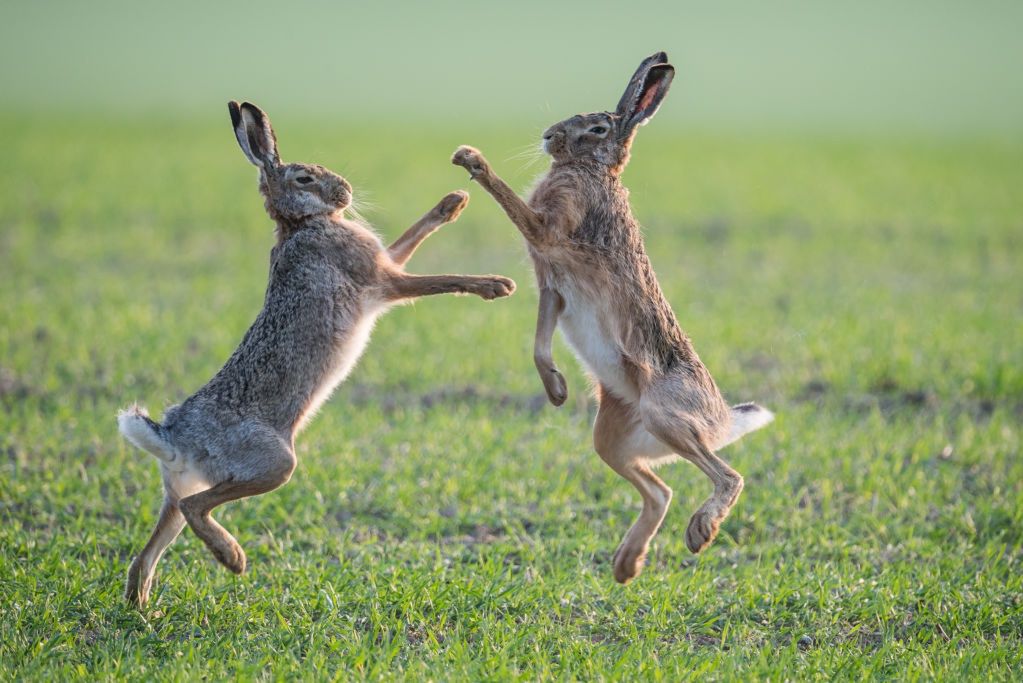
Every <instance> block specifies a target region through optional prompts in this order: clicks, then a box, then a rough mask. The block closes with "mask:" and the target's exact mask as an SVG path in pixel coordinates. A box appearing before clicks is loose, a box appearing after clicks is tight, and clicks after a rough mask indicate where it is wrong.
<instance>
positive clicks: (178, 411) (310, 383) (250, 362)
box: [118, 102, 515, 606]
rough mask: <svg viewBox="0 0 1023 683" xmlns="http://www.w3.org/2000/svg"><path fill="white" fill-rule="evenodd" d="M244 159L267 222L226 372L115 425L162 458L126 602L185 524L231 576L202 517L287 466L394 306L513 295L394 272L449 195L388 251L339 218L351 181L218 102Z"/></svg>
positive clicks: (236, 565)
mask: <svg viewBox="0 0 1023 683" xmlns="http://www.w3.org/2000/svg"><path fill="white" fill-rule="evenodd" d="M229 110H230V114H231V122H232V125H233V126H234V133H235V136H236V137H237V139H238V144H239V145H240V146H241V148H242V151H243V152H244V153H245V156H246V157H247V158H248V159H249V161H251V162H252V163H253V164H254V165H256V166H257V167H258V168H259V191H260V193H261V194H262V195H263V197H264V199H265V206H266V211H267V213H268V214H269V215H270V218H272V219H273V220H274V222H275V223H276V235H277V243H276V245H275V246H274V247H273V250H272V251H271V257H270V261H271V266H270V279H269V283H268V285H267V288H266V295H265V299H264V304H263V310H262V311H261V312H260V313H259V315H258V316H257V318H256V320H255V322H253V323H252V326H251V327H250V328H249V330H248V332H246V333H245V337H244V338H243V339H242V342H241V344H240V345H239V347H238V349H237V350H236V351H235V352H234V354H233V355H232V356H231V357H230V359H229V360H228V361H227V363H226V364H225V365H224V367H223V368H221V370H220V371H219V372H218V373H217V374H216V375H215V376H214V377H213V379H211V380H210V381H209V382H208V383H207V384H206V385H205V386H204V387H202V388H201V389H199V390H198V391H197V392H196V393H195V394H193V395H192V396H191V397H189V398H188V399H186V400H185V401H184V402H183V403H181V404H180V405H177V406H174V407H171V408H169V409H168V410H167V411H166V412H165V413H164V416H163V422H162V423H157V422H155V421H153V420H152V419H150V418H149V416H148V414H147V413H146V411H145V410H144V409H142V408H139V407H138V406H133V407H131V408H129V409H127V410H124V411H122V412H121V413H120V414H119V415H118V424H119V426H120V430H121V433H122V434H124V436H125V437H127V439H128V440H129V441H131V442H132V443H133V444H135V445H136V446H138V447H139V448H141V449H143V450H145V451H148V452H149V453H151V454H153V455H155V456H156V457H157V458H158V459H159V460H160V467H161V470H162V474H163V483H164V492H165V495H164V501H163V507H162V509H161V510H160V517H159V521H158V523H157V525H156V529H155V530H154V531H153V534H152V537H151V538H150V539H149V542H148V543H146V545H145V547H144V548H143V550H142V552H141V553H139V555H138V556H137V557H136V558H135V560H134V562H132V565H131V568H130V570H129V572H128V582H127V588H126V597H127V599H128V600H129V601H131V602H133V603H136V604H138V605H140V606H141V605H144V604H145V603H146V601H147V600H148V598H149V593H150V588H151V584H152V579H153V572H154V570H155V568H156V564H157V562H158V561H159V559H160V556H161V555H162V554H163V551H164V550H165V549H166V548H167V546H168V545H170V543H171V542H172V541H173V540H174V539H175V538H176V537H177V535H178V534H179V533H180V532H181V530H182V528H183V527H184V525H185V523H186V522H187V523H188V525H189V526H191V527H192V530H193V531H194V532H195V534H196V535H197V536H198V537H199V538H201V539H202V540H203V541H204V542H205V543H206V545H207V546H208V547H209V549H210V550H211V551H212V552H213V555H214V556H215V557H216V558H217V560H219V561H220V562H221V563H222V564H223V565H224V566H226V567H227V568H228V569H230V570H231V571H233V572H236V573H241V572H243V571H244V570H245V564H246V559H245V553H244V552H243V551H242V549H241V547H240V546H239V545H238V543H237V541H236V540H235V539H234V538H233V537H232V536H231V534H230V533H228V532H227V531H226V530H225V529H224V528H223V527H222V526H220V525H219V524H218V523H217V522H216V521H215V520H214V519H213V518H212V517H211V516H210V512H211V511H212V510H213V509H214V508H215V507H217V506H218V505H222V504H224V503H227V502H229V501H232V500H236V499H238V498H243V497H246V496H253V495H256V494H260V493H265V492H267V491H271V490H273V489H275V488H277V487H279V486H281V485H282V484H284V483H285V482H287V481H288V480H289V479H290V477H291V474H292V472H293V471H294V469H295V465H296V459H295V449H294V441H295V434H296V433H297V432H298V431H299V429H301V428H302V426H303V425H304V424H305V423H306V422H307V421H308V420H309V419H310V418H311V417H312V416H313V415H314V414H315V412H316V410H317V409H318V408H319V406H320V405H321V404H322V403H323V402H324V401H325V400H326V399H327V398H328V397H329V396H330V394H331V392H332V391H333V390H334V388H335V387H336V386H337V385H338V384H339V383H340V382H341V381H342V380H343V379H344V378H345V377H346V376H347V375H348V373H349V372H350V371H351V369H352V367H353V366H354V364H355V362H356V361H357V360H358V358H359V355H360V354H361V353H362V351H363V349H364V348H365V346H366V343H367V341H368V340H369V335H370V331H371V330H372V327H373V324H374V321H375V320H376V319H377V317H378V316H380V315H381V314H382V313H384V311H386V310H387V309H388V308H389V307H390V306H392V305H393V304H395V303H398V302H402V301H408V300H411V299H414V298H416V297H421V296H427V295H431V294H445V293H468V294H476V295H477V296H480V297H482V298H484V299H496V298H499V297H505V296H508V295H510V294H511V293H512V292H513V291H514V290H515V283H514V282H512V281H511V280H509V279H508V278H505V277H500V276H497V275H486V276H468V275H410V274H408V273H405V272H404V270H403V266H404V265H405V263H406V262H407V261H408V260H409V258H410V257H411V256H412V254H413V252H415V250H416V248H417V247H418V246H419V245H420V244H421V243H422V241H423V240H424V239H426V238H427V237H428V236H429V235H430V234H431V233H432V232H433V231H435V230H436V229H437V228H439V227H440V226H442V225H444V224H445V223H448V222H451V221H453V220H455V219H456V218H457V217H458V214H459V213H460V212H461V211H462V209H463V208H464V207H465V205H466V202H467V201H468V199H469V197H468V195H467V194H466V193H465V192H461V191H459V192H452V193H451V194H449V195H447V196H446V197H444V199H442V200H441V202H440V203H439V204H438V205H437V206H436V207H434V208H433V209H432V210H431V211H429V212H428V213H427V214H426V215H425V216H423V217H422V218H421V219H420V220H419V221H418V222H416V223H415V224H414V225H413V226H412V227H411V228H409V229H408V231H406V232H405V234H403V235H402V236H401V237H399V238H398V240H397V241H395V242H394V244H392V245H391V246H390V247H386V248H385V247H384V245H383V243H382V242H381V240H380V238H379V237H378V236H377V235H376V234H375V233H374V232H372V231H371V230H370V229H369V228H368V227H366V226H365V225H363V224H362V223H360V222H357V221H354V220H349V219H347V218H345V216H344V212H345V209H346V208H347V207H348V206H349V204H350V203H351V199H352V188H351V186H350V185H349V184H348V182H347V181H346V180H345V179H344V178H342V177H341V176H339V175H337V174H335V173H333V172H331V171H329V170H327V169H326V168H323V167H322V166H316V165H310V164H284V163H282V162H281V160H280V156H279V155H278V153H277V139H276V136H275V135H274V131H273V128H271V126H270V121H269V119H268V118H267V116H266V114H264V113H263V112H262V111H261V110H260V109H259V108H258V107H256V106H254V105H252V104H249V103H247V102H246V103H244V104H241V105H239V104H238V103H237V102H231V103H230V104H229Z"/></svg>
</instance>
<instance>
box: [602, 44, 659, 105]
mask: <svg viewBox="0 0 1023 683" xmlns="http://www.w3.org/2000/svg"><path fill="white" fill-rule="evenodd" d="M667 63H668V53H667V52H655V53H653V54H652V55H650V56H649V57H647V58H646V59H644V60H643V61H642V62H640V63H639V67H638V68H637V69H636V73H634V74H632V78H630V79H629V85H627V86H626V87H625V92H624V93H622V99H620V100H618V107H617V108H616V109H615V113H616V114H618V115H619V116H625V110H626V108H627V107H629V106H630V105H631V104H632V103H633V102H635V101H636V94H637V93H638V92H639V89H640V88H641V87H642V85H643V79H644V78H646V74H647V72H648V71H650V67H652V66H654V65H655V64H667Z"/></svg>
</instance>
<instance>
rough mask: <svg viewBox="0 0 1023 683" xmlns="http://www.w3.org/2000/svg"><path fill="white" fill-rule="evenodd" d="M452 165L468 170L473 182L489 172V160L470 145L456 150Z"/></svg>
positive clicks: (452, 157)
mask: <svg viewBox="0 0 1023 683" xmlns="http://www.w3.org/2000/svg"><path fill="white" fill-rule="evenodd" d="M451 163H453V164H454V165H455V166H461V167H462V168H464V169H465V170H467V171H468V172H469V176H470V177H471V178H472V179H473V180H475V179H476V178H478V177H480V176H481V175H483V174H485V173H486V172H487V160H486V159H484V158H483V155H482V154H480V151H479V150H478V149H475V148H474V147H469V146H468V145H462V146H461V147H459V148H458V149H456V150H455V153H454V154H453V155H452V156H451Z"/></svg>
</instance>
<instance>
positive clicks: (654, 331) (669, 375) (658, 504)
mask: <svg viewBox="0 0 1023 683" xmlns="http://www.w3.org/2000/svg"><path fill="white" fill-rule="evenodd" d="M674 75H675V70H674V68H673V67H672V66H671V65H670V64H668V56H667V55H666V54H665V53H663V52H658V53H656V54H654V55H651V56H650V57H648V58H647V59H645V60H643V62H642V63H641V64H640V66H639V68H638V69H637V70H636V72H635V74H634V75H633V76H632V79H631V80H630V81H629V84H628V87H626V89H625V93H624V94H623V95H622V97H621V100H620V101H619V102H618V106H617V107H616V108H615V110H614V111H607V112H597V113H593V114H580V115H577V116H573V117H571V118H568V119H565V120H564V121H561V122H560V123H556V124H554V125H553V126H551V127H550V128H549V129H548V130H547V131H546V132H545V133H544V134H543V142H542V145H543V149H544V151H545V152H546V153H547V154H549V155H550V156H551V157H552V158H553V162H552V165H551V167H550V170H549V172H548V173H547V174H546V175H545V176H544V177H543V178H541V179H540V181H539V183H538V184H537V185H536V187H535V188H534V189H533V192H532V195H531V196H530V197H529V199H528V201H523V200H521V199H520V198H519V197H518V196H517V195H516V194H515V192H514V191H513V190H512V189H511V188H510V187H509V186H508V184H507V183H505V182H504V181H503V180H501V179H500V178H499V177H498V176H497V175H496V173H495V172H494V171H493V169H492V168H491V166H490V164H489V163H488V162H487V161H486V159H484V158H483V155H482V154H480V152H479V151H477V150H475V149H473V148H472V147H465V146H463V147H460V148H459V149H458V150H456V152H455V154H454V156H453V157H452V163H454V164H456V165H458V166H462V167H464V168H465V169H466V170H468V171H469V173H470V175H471V177H472V179H473V180H476V181H478V182H479V184H480V185H482V186H483V188H484V189H486V190H487V192H489V193H490V194H491V195H492V196H493V197H494V199H495V200H497V202H498V204H500V205H501V207H502V208H503V209H504V211H505V212H506V213H507V214H508V217H509V218H510V219H511V221H512V223H514V224H515V226H516V227H517V228H518V229H519V231H520V232H521V233H522V235H523V236H524V237H525V239H526V247H527V249H528V251H529V255H530V256H531V257H532V261H533V266H534V270H535V272H536V279H537V283H538V285H539V299H540V302H539V304H540V305H539V315H538V320H537V326H536V339H535V345H534V360H535V363H536V368H537V370H538V371H539V373H540V378H541V379H542V380H543V384H544V388H545V390H546V392H547V396H548V398H549V399H550V401H551V403H553V404H554V405H556V406H559V405H561V404H562V403H564V402H565V399H566V397H567V388H566V385H565V379H564V377H563V376H562V375H561V373H560V372H558V370H557V368H556V366H555V364H554V360H553V358H552V356H551V341H552V337H553V334H554V330H555V328H556V327H557V326H558V325H560V326H561V330H562V333H563V334H564V336H565V339H566V340H567V341H568V343H569V345H570V346H571V347H572V348H573V350H574V351H575V353H576V355H577V356H578V357H579V359H580V360H581V361H582V363H583V365H584V366H585V367H586V368H587V370H588V371H589V372H590V374H592V375H593V376H594V378H595V383H596V392H597V397H598V400H599V402H600V408H599V410H598V412H597V419H596V423H595V424H594V429H593V441H594V448H595V450H596V451H597V453H598V454H599V455H600V457H601V458H602V459H603V460H604V461H605V462H606V463H607V464H608V465H609V466H610V467H611V468H612V469H613V470H614V471H615V472H617V473H618V474H619V475H621V476H622V477H624V478H625V479H627V480H628V481H629V482H630V483H631V484H632V485H633V486H635V487H636V489H638V490H639V493H640V495H641V496H642V498H643V510H642V512H641V513H640V515H639V518H638V519H637V520H636V522H635V524H633V526H632V528H631V529H629V532H628V533H627V534H626V535H625V537H624V539H623V540H622V542H621V545H619V547H618V550H617V551H616V552H615V555H614V560H613V563H614V576H615V579H617V580H618V581H619V582H621V583H627V582H629V581H630V580H632V579H633V578H635V577H636V576H637V575H638V574H639V573H640V571H642V568H643V563H644V561H645V558H646V553H647V550H648V548H649V545H650V540H651V539H652V538H653V536H654V534H656V533H657V530H658V528H659V527H660V525H661V523H662V522H663V520H664V516H665V513H666V512H667V510H668V505H669V503H670V502H671V497H672V491H671V489H670V488H668V486H667V485H666V484H665V483H664V482H663V481H661V479H660V478H659V477H657V475H655V474H654V472H653V468H654V467H656V466H658V465H661V464H664V463H666V462H671V461H673V460H676V459H677V458H678V456H681V457H683V458H685V459H687V460H689V461H690V462H692V463H693V464H695V465H696V466H697V467H699V468H700V470H702V471H703V473H704V474H706V475H707V476H708V477H709V478H710V479H711V481H712V482H713V483H714V493H713V495H711V496H710V498H708V499H707V500H706V501H705V502H704V503H703V504H702V505H701V506H700V508H699V509H698V510H697V511H696V513H695V514H694V515H693V517H692V519H691V520H690V522H689V527H688V528H687V530H686V535H685V538H686V545H687V546H688V547H689V549H690V550H691V551H692V552H694V553H698V552H700V551H701V550H703V549H704V548H706V547H707V546H708V545H709V544H710V542H711V541H712V540H713V539H714V537H715V536H716V535H717V533H718V528H719V526H720V524H721V522H722V521H723V520H724V519H725V517H726V516H727V515H728V513H729V511H730V510H731V509H732V506H733V505H735V502H736V500H737V499H738V497H739V493H740V492H741V491H742V488H743V479H742V476H740V475H739V473H738V472H736V471H735V470H734V469H732V468H731V467H729V466H728V464H727V463H725V462H724V461H723V460H722V459H721V458H719V457H718V456H717V455H715V454H714V450H716V449H719V448H722V447H723V446H725V445H727V444H729V443H731V442H733V441H735V440H736V439H738V438H739V437H741V436H742V435H743V434H745V433H747V432H749V431H752V430H754V429H758V428H760V427H763V426H764V425H766V424H767V423H768V422H770V421H771V420H772V419H773V415H772V414H771V412H770V411H768V410H766V409H764V408H761V407H760V406H758V405H756V404H753V403H744V404H740V405H737V406H732V407H729V405H728V404H727V403H725V400H724V399H723V398H722V396H721V392H720V391H719V390H718V387H717V385H716V384H715V383H714V380H713V379H712V378H711V376H710V373H709V372H708V371H707V368H706V367H704V365H703V363H702V362H700V358H699V357H698V356H697V355H696V351H695V350H694V348H693V345H692V343H691V342H690V340H689V337H688V336H687V335H686V334H685V333H684V332H683V331H682V328H681V327H680V326H679V324H678V321H677V320H676V319H675V314H674V313H673V312H672V309H671V307H670V306H669V305H668V302H667V300H666V299H665V297H664V294H663V293H662V292H661V288H660V286H659V285H658V282H657V277H656V276H655V275H654V270H653V267H652V266H651V264H650V259H649V258H648V257H647V254H646V250H645V249H644V246H643V239H642V236H641V234H640V228H639V224H638V223H637V222H636V219H635V218H634V217H633V215H632V210H631V208H630V206H629V192H628V190H627V189H626V188H625V186H624V185H622V182H621V174H622V171H623V170H624V169H625V165H626V163H628V161H629V150H630V148H631V146H632V140H633V137H634V135H635V133H636V130H637V128H638V127H639V126H640V125H643V124H644V123H646V122H647V121H648V120H649V119H650V117H652V116H653V115H654V113H655V112H656V111H657V109H658V107H659V106H660V104H661V100H662V99H663V98H664V95H665V94H666V93H667V91H668V87H669V86H670V85H671V82H672V79H673V78H674Z"/></svg>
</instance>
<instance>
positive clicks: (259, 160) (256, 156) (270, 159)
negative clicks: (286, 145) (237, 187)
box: [227, 101, 281, 170]
mask: <svg viewBox="0 0 1023 683" xmlns="http://www.w3.org/2000/svg"><path fill="white" fill-rule="evenodd" d="M227 109H228V111H229V112H230V113H231V125H232V126H234V136H235V137H236V138H238V145H239V146H240V147H241V148H242V151H243V152H245V156H246V157H248V159H249V161H251V162H252V163H253V164H255V165H256V166H259V167H260V168H261V169H263V170H270V169H271V168H274V167H276V166H279V165H280V163H281V158H280V156H279V155H278V154H277V136H276V135H274V129H273V127H272V126H271V125H270V119H269V118H267V115H266V114H264V113H263V111H262V110H261V109H260V108H259V107H257V106H256V105H254V104H251V103H249V102H243V103H242V104H241V105H239V104H238V103H237V102H234V101H231V102H228V103H227Z"/></svg>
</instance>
